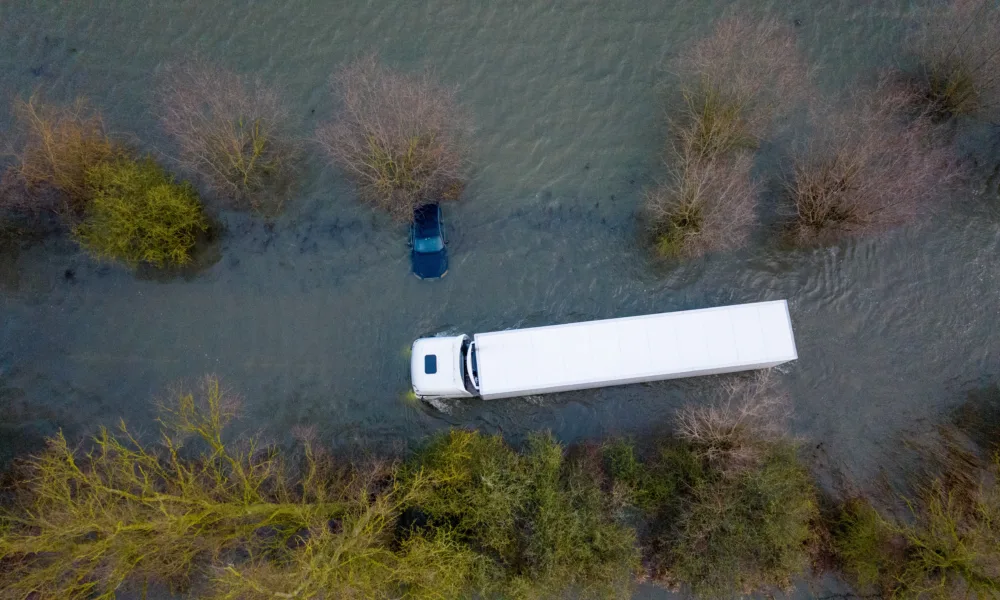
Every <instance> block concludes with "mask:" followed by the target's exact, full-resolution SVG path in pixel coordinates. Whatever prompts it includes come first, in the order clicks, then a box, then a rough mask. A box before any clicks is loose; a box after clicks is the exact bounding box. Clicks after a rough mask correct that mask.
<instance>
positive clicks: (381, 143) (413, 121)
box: [316, 56, 471, 220]
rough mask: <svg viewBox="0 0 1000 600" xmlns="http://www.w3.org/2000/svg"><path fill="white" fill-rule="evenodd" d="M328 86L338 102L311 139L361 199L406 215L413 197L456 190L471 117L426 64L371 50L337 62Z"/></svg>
mask: <svg viewBox="0 0 1000 600" xmlns="http://www.w3.org/2000/svg"><path fill="white" fill-rule="evenodd" d="M332 86H333V90H334V93H335V95H336V96H337V97H338V99H339V100H340V110H339V111H338V113H337V115H336V117H335V118H334V120H333V121H331V122H329V123H326V124H324V125H322V126H320V128H319V129H318V130H317V132H316V139H317V141H318V142H319V145H320V146H321V147H322V148H323V150H324V151H325V152H326V154H327V156H328V157H329V158H330V160H331V161H332V162H333V164H334V165H335V166H337V167H339V168H341V169H342V170H343V171H344V172H346V173H347V174H348V175H349V176H351V177H352V178H353V179H354V180H355V181H356V182H357V185H358V187H359V189H360V195H361V197H362V198H363V199H364V200H366V201H368V202H370V203H372V204H373V205H374V206H376V207H378V208H380V209H383V210H385V211H386V212H388V213H389V214H390V215H392V216H393V217H395V218H397V219H401V220H409V219H412V217H413V208H414V207H416V206H418V205H420V204H421V203H423V202H427V201H431V200H450V199H456V198H457V197H458V196H459V195H460V194H461V190H462V187H463V185H464V181H465V176H466V175H465V174H466V168H467V165H468V159H467V156H468V154H467V150H468V146H467V138H468V136H469V133H470V131H471V121H470V119H469V118H468V116H467V114H466V113H465V111H464V110H462V108H461V107H460V106H459V105H458V103H457V101H456V98H455V90H454V89H452V88H448V87H444V86H442V85H440V84H439V83H437V82H436V81H435V80H434V78H433V77H432V75H431V74H430V73H428V72H422V73H419V74H408V73H401V72H398V71H394V70H392V69H389V68H387V67H385V66H383V65H382V64H380V63H379V62H378V60H377V59H376V57H374V56H367V57H364V58H362V59H360V60H357V61H355V62H353V63H351V64H349V65H347V66H346V67H344V68H343V69H341V70H340V71H339V72H338V73H337V74H336V75H335V76H334V77H333V81H332Z"/></svg>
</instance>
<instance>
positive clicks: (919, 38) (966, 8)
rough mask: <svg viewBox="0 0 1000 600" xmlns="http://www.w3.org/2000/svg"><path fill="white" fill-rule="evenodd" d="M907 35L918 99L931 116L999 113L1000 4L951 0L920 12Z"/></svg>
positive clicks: (990, 0) (992, 115) (987, 0)
mask: <svg viewBox="0 0 1000 600" xmlns="http://www.w3.org/2000/svg"><path fill="white" fill-rule="evenodd" d="M921 17H922V19H923V21H924V23H923V25H922V26H921V27H920V28H918V29H917V30H916V31H915V32H914V34H913V35H912V36H911V38H910V40H909V48H910V51H911V52H912V54H913V55H914V56H915V58H916V59H917V63H918V66H917V70H916V72H915V73H914V75H913V77H912V78H911V83H912V84H913V86H914V91H915V92H916V95H917V99H918V100H920V101H922V102H923V103H924V104H925V105H926V106H927V107H929V109H930V111H931V114H932V116H933V117H934V118H935V119H938V120H942V119H947V118H950V117H953V116H957V115H979V116H984V117H986V118H989V119H993V120H995V119H997V118H998V117H1000V7H998V5H997V3H996V2H995V1H994V0H951V1H950V2H947V3H945V4H943V5H940V4H939V5H934V6H933V7H932V8H929V9H927V10H925V11H924V12H923V13H921Z"/></svg>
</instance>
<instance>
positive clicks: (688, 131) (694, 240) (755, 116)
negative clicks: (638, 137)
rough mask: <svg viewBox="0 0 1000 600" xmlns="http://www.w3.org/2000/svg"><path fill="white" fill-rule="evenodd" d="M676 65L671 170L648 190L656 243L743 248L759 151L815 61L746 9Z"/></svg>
mask: <svg viewBox="0 0 1000 600" xmlns="http://www.w3.org/2000/svg"><path fill="white" fill-rule="evenodd" d="M673 70H674V71H675V72H676V74H677V78H678V82H679V93H678V96H679V97H678V98H677V99H675V100H674V101H673V102H672V103H671V106H668V123H669V128H670V134H671V139H670V140H669V141H668V143H667V153H666V158H665V162H666V164H667V168H668V175H667V178H666V180H665V181H664V182H663V183H661V184H660V185H658V186H656V187H654V188H653V189H651V190H649V191H647V192H646V195H645V212H646V215H647V219H648V221H649V224H650V229H651V232H652V236H653V239H654V246H655V248H656V250H657V253H658V254H660V255H661V256H674V257H676V256H687V257H691V256H698V255H701V254H704V253H706V252H710V251H716V250H724V249H731V248H736V247H740V246H742V245H744V244H745V243H746V242H747V240H748V238H749V235H750V231H751V229H752V228H753V225H754V223H755V222H756V220H757V217H756V206H757V198H758V195H759V191H760V185H759V183H758V182H757V181H756V180H755V178H754V177H753V175H752V173H751V170H752V167H753V153H754V150H755V149H756V148H757V144H758V143H759V141H760V140H761V139H762V138H763V137H764V136H766V135H767V131H768V129H769V127H770V125H771V124H772V123H773V122H774V120H775V119H776V118H777V117H779V116H781V115H784V114H787V112H788V111H789V110H791V109H792V108H794V106H795V104H796V103H797V101H798V100H799V99H801V97H802V95H803V91H804V90H805V88H806V86H807V84H808V79H809V75H808V70H807V68H806V67H805V64H804V63H803V61H802V60H801V59H800V58H799V56H798V51H797V50H796V47H795V39H794V37H793V36H792V35H791V34H790V33H789V32H788V31H787V29H786V28H785V27H783V26H781V25H780V24H779V23H778V22H777V21H775V20H772V19H764V20H752V19H748V18H745V17H728V18H725V19H723V20H721V21H720V22H719V23H718V24H717V25H716V26H715V29H714V30H713V32H712V34H711V35H710V36H708V37H707V38H705V39H704V40H701V41H700V42H698V43H696V44H695V45H694V46H692V47H691V49H689V50H688V51H687V52H685V53H684V54H683V55H682V56H681V57H679V58H678V59H677V60H676V61H675V63H674V65H673Z"/></svg>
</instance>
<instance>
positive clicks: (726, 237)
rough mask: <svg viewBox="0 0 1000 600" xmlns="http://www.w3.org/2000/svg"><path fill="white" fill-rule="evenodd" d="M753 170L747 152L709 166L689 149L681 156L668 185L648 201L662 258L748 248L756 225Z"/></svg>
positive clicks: (652, 193) (710, 162) (651, 192)
mask: <svg viewBox="0 0 1000 600" xmlns="http://www.w3.org/2000/svg"><path fill="white" fill-rule="evenodd" d="M752 167H753V155H752V154H750V153H749V152H745V151H744V152H737V153H735V154H733V155H731V156H726V157H722V158H715V159H712V160H710V159H706V158H702V157H701V156H700V155H699V152H698V151H696V150H694V149H693V148H692V147H691V146H690V145H686V146H685V147H684V149H682V150H680V151H679V152H678V153H677V155H676V157H675V159H674V161H673V162H672V163H671V164H669V165H668V168H670V169H671V170H670V174H669V176H668V179H667V180H666V181H665V182H663V183H661V184H660V185H658V186H657V187H655V188H653V189H651V190H648V191H647V192H646V195H645V210H646V213H647V217H648V221H649V222H650V226H651V228H652V234H653V236H654V237H655V244H656V247H657V250H658V252H659V253H660V254H661V255H663V256H683V257H694V256H700V255H702V254H705V253H706V252H710V251H719V250H728V249H732V248H738V247H740V246H742V245H744V244H745V243H746V242H747V240H748V239H749V237H750V232H751V230H752V229H753V226H754V224H755V223H756V220H757V217H756V207H757V197H758V192H759V188H760V184H759V182H758V181H757V180H755V179H754V178H753V176H752V174H751V169H752Z"/></svg>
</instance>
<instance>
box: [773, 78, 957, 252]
mask: <svg viewBox="0 0 1000 600" xmlns="http://www.w3.org/2000/svg"><path fill="white" fill-rule="evenodd" d="M912 102H913V98H912V95H911V93H910V92H909V91H907V90H902V89H899V88H898V87H893V86H891V85H890V84H889V83H888V82H887V80H883V82H882V83H880V84H879V85H878V86H877V87H876V88H875V89H872V90H866V91H862V92H859V93H858V94H856V95H855V97H854V98H852V99H850V100H849V101H847V102H845V103H841V104H839V105H838V106H837V107H836V108H829V109H826V110H824V111H822V112H821V114H819V116H817V118H816V120H815V121H816V122H815V129H816V131H817V134H816V136H815V137H814V139H813V140H812V141H811V142H810V143H809V144H808V145H806V146H805V147H804V148H803V149H802V150H801V151H799V152H798V156H797V157H796V159H795V166H794V172H793V174H792V176H791V177H790V178H789V179H788V180H787V181H786V183H785V187H786V191H787V194H788V196H789V198H790V199H791V205H792V208H791V209H790V211H789V212H790V215H789V217H790V218H789V232H790V234H791V237H792V239H793V241H794V242H796V243H800V244H809V243H825V242H829V241H832V240H835V239H838V238H840V237H843V236H847V235H856V234H863V233H868V232H872V231H878V230H882V229H885V228H888V227H891V226H894V225H898V224H900V223H904V222H907V221H909V220H910V219H912V218H914V217H915V216H916V215H918V214H920V213H923V212H927V211H928V210H930V209H931V208H932V207H933V205H934V201H935V200H936V199H938V198H940V197H942V195H943V194H944V192H946V191H947V189H948V187H949V186H950V185H951V184H952V183H953V182H954V181H955V180H956V179H957V177H958V175H959V174H960V168H959V165H958V162H957V161H956V160H955V158H954V157H953V155H952V152H951V151H950V150H949V149H948V148H947V146H945V145H944V144H941V143H937V140H935V132H934V130H933V128H932V126H931V120H930V119H929V118H928V117H927V116H918V117H916V118H913V117H912V116H911V115H908V114H907V110H908V107H909V106H912ZM843 107H847V108H846V109H845V108H843Z"/></svg>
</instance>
